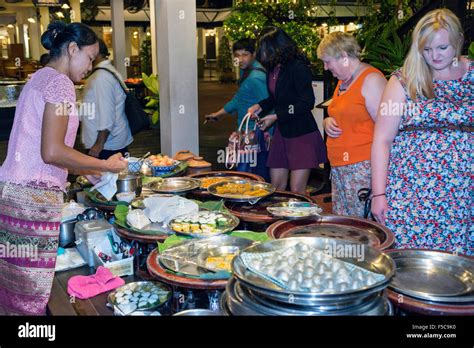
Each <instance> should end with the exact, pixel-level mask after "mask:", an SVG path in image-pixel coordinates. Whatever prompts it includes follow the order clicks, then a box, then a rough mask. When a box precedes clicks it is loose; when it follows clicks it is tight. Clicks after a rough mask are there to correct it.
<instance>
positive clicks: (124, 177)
mask: <svg viewBox="0 0 474 348" xmlns="http://www.w3.org/2000/svg"><path fill="white" fill-rule="evenodd" d="M122 192H135V194H136V195H137V196H140V195H141V193H142V177H141V176H140V175H133V174H119V176H118V179H117V193H122Z"/></svg>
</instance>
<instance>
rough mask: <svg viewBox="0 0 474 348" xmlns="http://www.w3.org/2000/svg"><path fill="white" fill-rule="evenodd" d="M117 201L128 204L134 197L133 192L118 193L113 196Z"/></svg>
mask: <svg viewBox="0 0 474 348" xmlns="http://www.w3.org/2000/svg"><path fill="white" fill-rule="evenodd" d="M115 196H116V197H117V200H118V201H123V202H127V203H130V202H131V201H133V199H134V198H135V197H136V194H135V192H120V193H117V194H116V195H115Z"/></svg>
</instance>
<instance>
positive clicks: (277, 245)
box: [232, 237, 395, 306]
mask: <svg viewBox="0 0 474 348" xmlns="http://www.w3.org/2000/svg"><path fill="white" fill-rule="evenodd" d="M299 242H304V243H305V244H307V245H309V246H311V247H313V248H316V249H318V250H321V251H323V252H324V251H325V250H326V248H327V247H333V248H334V247H336V248H339V246H341V247H344V246H356V245H358V247H359V248H362V249H363V255H364V257H363V258H362V259H361V260H359V259H357V258H353V257H346V258H343V257H337V258H338V259H339V260H341V261H345V262H349V263H352V264H354V265H356V266H359V267H362V268H364V269H366V270H369V271H372V272H375V273H379V274H382V275H384V278H383V279H382V280H380V281H378V282H376V283H375V284H372V285H371V286H366V287H364V288H361V289H356V290H352V289H351V290H348V291H344V292H339V293H311V292H301V291H299V292H298V291H297V292H291V291H289V290H285V289H283V288H281V287H279V286H277V285H276V284H274V283H272V282H270V281H268V280H266V279H263V278H262V277H260V276H258V275H257V274H255V273H254V272H252V271H251V270H249V269H248V268H247V267H246V266H245V265H244V262H243V261H242V259H241V255H242V253H243V252H249V253H265V252H271V251H275V250H279V249H282V248H283V249H285V248H288V247H293V246H294V245H295V244H297V243H299ZM290 271H291V270H290ZM232 273H233V275H234V277H236V278H237V279H238V280H239V281H240V282H241V283H242V284H244V285H245V286H246V287H248V288H249V289H251V290H252V291H253V292H255V293H258V294H260V295H262V296H264V297H268V298H271V299H273V300H275V301H279V302H283V303H294V304H298V305H310V306H315V305H323V304H328V303H335V302H340V303H350V302H352V301H358V300H360V299H363V298H365V297H367V296H370V295H371V294H373V293H376V292H379V291H381V290H383V289H385V288H386V287H387V285H388V284H389V283H390V281H391V279H392V277H393V276H394V274H395V263H394V262H393V260H392V259H391V258H390V257H389V256H387V255H386V254H384V253H382V252H380V251H379V250H377V249H375V248H372V247H370V246H368V245H363V244H359V243H354V242H351V241H345V240H335V239H331V238H318V237H298V238H284V239H278V240H272V241H268V242H264V243H260V244H257V245H254V246H251V247H249V248H247V249H245V250H244V251H242V252H241V254H240V255H239V256H237V257H236V258H234V260H233V261H232Z"/></svg>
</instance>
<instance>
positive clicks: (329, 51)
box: [317, 31, 361, 59]
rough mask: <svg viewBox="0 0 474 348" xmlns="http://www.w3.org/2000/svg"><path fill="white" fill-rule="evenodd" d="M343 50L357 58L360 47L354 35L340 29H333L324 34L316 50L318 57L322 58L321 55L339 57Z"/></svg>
mask: <svg viewBox="0 0 474 348" xmlns="http://www.w3.org/2000/svg"><path fill="white" fill-rule="evenodd" d="M343 52H346V54H347V55H348V56H349V57H351V58H357V59H359V58H360V52H361V49H360V46H359V43H358V42H357V40H356V39H355V37H354V36H352V35H351V34H347V33H343V32H342V31H335V32H332V33H331V34H328V35H326V36H325V37H324V39H323V40H322V41H321V42H320V44H319V46H318V50H317V54H318V58H319V59H322V57H323V56H329V57H333V58H340V57H341V55H342V53H343Z"/></svg>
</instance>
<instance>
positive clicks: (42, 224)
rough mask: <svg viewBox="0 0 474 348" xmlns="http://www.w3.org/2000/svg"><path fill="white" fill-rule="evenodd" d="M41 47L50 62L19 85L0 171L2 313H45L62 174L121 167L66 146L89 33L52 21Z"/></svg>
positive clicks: (88, 54)
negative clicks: (71, 171) (15, 106)
mask: <svg viewBox="0 0 474 348" xmlns="http://www.w3.org/2000/svg"><path fill="white" fill-rule="evenodd" d="M41 43H42V44H43V46H44V47H45V48H46V49H48V50H49V54H50V60H49V62H48V64H47V66H46V67H44V68H42V69H40V70H38V71H37V72H36V73H35V74H33V76H32V78H31V79H30V80H29V81H28V82H27V84H26V85H25V87H24V88H23V91H22V93H21V95H20V98H19V100H18V104H17V108H16V114H15V121H14V124H13V129H12V132H11V135H10V140H9V144H8V154H7V158H6V160H5V162H4V163H3V165H2V166H1V167H0V252H1V254H0V314H12V315H15V314H16V315H42V314H45V312H46V304H47V302H48V299H49V295H50V292H51V286H52V281H53V277H54V267H55V264H56V254H57V249H58V235H59V225H60V220H61V210H62V207H63V204H64V199H63V191H64V188H65V187H64V186H65V182H66V178H67V174H68V172H67V169H71V170H73V171H75V172H77V173H84V174H85V173H87V172H90V173H98V172H105V171H110V172H119V171H121V170H122V169H124V168H125V167H126V161H124V160H123V158H122V156H121V154H117V155H116V156H114V157H111V158H109V159H108V160H99V159H96V158H93V157H89V156H86V155H83V154H81V153H80V152H78V151H75V150H74V149H73V148H72V146H73V145H74V140H75V137H76V133H77V127H78V124H79V120H78V115H77V113H76V105H75V103H76V96H75V89H74V84H73V82H76V81H80V80H81V79H82V78H84V76H85V75H86V74H87V73H88V72H89V71H90V70H91V68H92V61H93V60H94V59H95V57H96V55H97V52H98V44H97V36H96V35H95V33H94V32H93V31H92V30H91V29H90V28H89V27H87V26H85V25H83V24H80V23H72V24H69V25H66V24H64V23H62V22H54V23H51V24H50V25H49V26H48V30H47V31H46V32H45V33H43V35H42V37H41Z"/></svg>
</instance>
